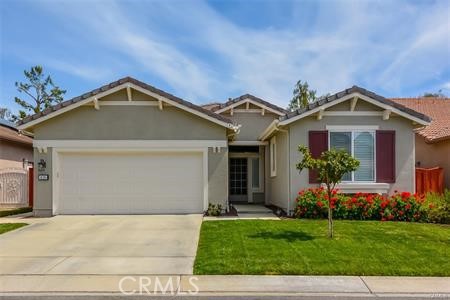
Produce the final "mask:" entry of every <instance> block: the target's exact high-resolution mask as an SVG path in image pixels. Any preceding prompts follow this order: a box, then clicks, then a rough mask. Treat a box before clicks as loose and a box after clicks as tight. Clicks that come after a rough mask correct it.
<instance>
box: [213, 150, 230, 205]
mask: <svg viewBox="0 0 450 300" xmlns="http://www.w3.org/2000/svg"><path fill="white" fill-rule="evenodd" d="M208 198H209V203H214V204H222V207H223V209H226V205H227V203H228V149H227V148H220V152H216V153H214V152H213V151H212V149H209V151H208Z"/></svg>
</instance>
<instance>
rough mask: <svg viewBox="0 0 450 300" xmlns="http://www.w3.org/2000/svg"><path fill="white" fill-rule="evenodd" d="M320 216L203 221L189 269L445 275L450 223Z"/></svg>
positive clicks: (449, 262) (448, 272) (199, 271)
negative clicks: (330, 227) (330, 224)
mask: <svg viewBox="0 0 450 300" xmlns="http://www.w3.org/2000/svg"><path fill="white" fill-rule="evenodd" d="M334 232H335V238H334V239H333V240H330V239H328V238H327V236H326V234H327V221H326V220H280V221H277V220H271V221H269V220H236V221H226V220H225V221H205V222H203V224H202V229H201V234H200V242H199V247H198V250H197V257H196V260H195V265H194V274H199V275H200V274H289V275H294V274H296V275H405V276H407V275H421V276H450V226H448V225H433V224H421V223H407V222H379V221H335V230H334Z"/></svg>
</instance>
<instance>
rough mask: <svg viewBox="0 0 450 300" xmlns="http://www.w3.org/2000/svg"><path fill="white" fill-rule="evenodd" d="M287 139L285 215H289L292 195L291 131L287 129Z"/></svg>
mask: <svg viewBox="0 0 450 300" xmlns="http://www.w3.org/2000/svg"><path fill="white" fill-rule="evenodd" d="M287 139H288V147H287V156H288V167H287V170H288V199H287V201H288V206H287V212H286V213H287V215H288V216H291V195H292V190H291V188H292V183H291V131H290V130H289V129H288V130H287Z"/></svg>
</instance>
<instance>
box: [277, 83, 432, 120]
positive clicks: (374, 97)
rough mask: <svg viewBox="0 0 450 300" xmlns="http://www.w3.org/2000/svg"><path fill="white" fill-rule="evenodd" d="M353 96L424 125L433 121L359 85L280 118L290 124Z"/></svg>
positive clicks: (320, 99)
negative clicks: (313, 111) (328, 104)
mask: <svg viewBox="0 0 450 300" xmlns="http://www.w3.org/2000/svg"><path fill="white" fill-rule="evenodd" d="M352 94H359V95H361V96H363V97H364V96H365V97H367V98H370V99H372V100H375V103H376V105H380V106H383V107H384V106H389V107H392V109H397V110H398V111H400V112H402V113H405V114H407V115H409V116H411V117H413V118H417V119H418V120H419V121H421V122H422V123H429V122H430V121H431V119H430V118H429V117H428V116H426V115H424V114H422V113H420V112H417V111H415V110H413V109H410V108H408V107H406V106H404V105H402V104H399V103H397V102H395V101H392V100H390V99H387V98H384V97H383V96H380V95H378V94H376V93H374V92H371V91H369V90H367V89H365V88H362V87H360V86H357V85H353V86H352V87H351V88H348V89H345V90H343V91H340V92H337V93H335V94H333V95H329V96H326V97H321V98H319V99H317V100H316V101H314V102H311V103H309V104H308V105H307V107H304V108H299V109H296V110H294V111H291V112H288V113H287V114H286V115H284V116H281V117H280V118H279V120H280V121H284V122H289V121H288V120H289V119H292V118H294V117H298V118H301V117H302V115H305V116H306V115H307V113H308V112H309V113H311V112H310V111H312V110H314V109H318V108H319V107H320V106H323V105H325V104H327V103H331V102H335V101H337V100H339V99H342V98H343V97H346V96H350V95H352ZM367 98H366V99H367ZM363 100H364V99H363ZM336 104H337V103H336Z"/></svg>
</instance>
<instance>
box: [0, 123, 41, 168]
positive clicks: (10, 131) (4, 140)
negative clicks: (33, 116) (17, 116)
mask: <svg viewBox="0 0 450 300" xmlns="http://www.w3.org/2000/svg"><path fill="white" fill-rule="evenodd" d="M27 162H33V139H31V138H30V137H28V136H25V135H21V134H19V132H18V130H17V129H16V128H15V125H14V124H13V123H11V122H8V121H6V120H3V119H0V170H2V169H9V168H26V167H27V166H28V163H27Z"/></svg>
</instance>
